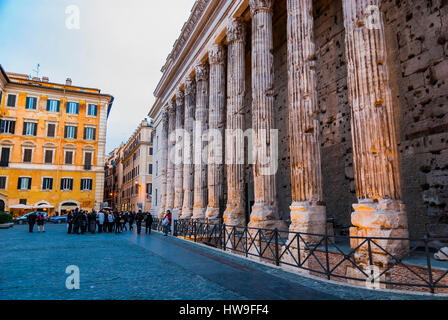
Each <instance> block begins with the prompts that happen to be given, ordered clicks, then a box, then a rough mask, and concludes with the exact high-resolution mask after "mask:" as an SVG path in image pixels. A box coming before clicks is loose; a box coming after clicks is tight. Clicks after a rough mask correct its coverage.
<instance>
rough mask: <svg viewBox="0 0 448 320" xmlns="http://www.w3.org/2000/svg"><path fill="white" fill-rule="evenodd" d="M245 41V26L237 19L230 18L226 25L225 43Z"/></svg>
mask: <svg viewBox="0 0 448 320" xmlns="http://www.w3.org/2000/svg"><path fill="white" fill-rule="evenodd" d="M245 40H246V25H245V24H244V23H242V22H241V21H240V20H239V19H235V18H231V19H230V20H229V23H228V25H227V41H228V42H234V41H245Z"/></svg>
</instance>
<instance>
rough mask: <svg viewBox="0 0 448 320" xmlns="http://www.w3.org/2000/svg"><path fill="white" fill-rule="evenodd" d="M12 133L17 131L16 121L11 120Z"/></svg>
mask: <svg viewBox="0 0 448 320" xmlns="http://www.w3.org/2000/svg"><path fill="white" fill-rule="evenodd" d="M10 130H11V132H10V133H12V134H15V133H16V122H15V121H11V128H10Z"/></svg>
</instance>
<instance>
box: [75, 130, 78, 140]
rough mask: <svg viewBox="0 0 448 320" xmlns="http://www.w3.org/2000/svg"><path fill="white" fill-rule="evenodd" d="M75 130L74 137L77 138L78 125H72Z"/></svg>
mask: <svg viewBox="0 0 448 320" xmlns="http://www.w3.org/2000/svg"><path fill="white" fill-rule="evenodd" d="M74 130H75V139H78V127H74Z"/></svg>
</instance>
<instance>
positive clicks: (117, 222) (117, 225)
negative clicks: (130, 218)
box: [114, 211, 121, 234]
mask: <svg viewBox="0 0 448 320" xmlns="http://www.w3.org/2000/svg"><path fill="white" fill-rule="evenodd" d="M114 220H115V234H117V233H120V232H121V231H120V229H121V217H120V214H119V213H118V211H115V213H114Z"/></svg>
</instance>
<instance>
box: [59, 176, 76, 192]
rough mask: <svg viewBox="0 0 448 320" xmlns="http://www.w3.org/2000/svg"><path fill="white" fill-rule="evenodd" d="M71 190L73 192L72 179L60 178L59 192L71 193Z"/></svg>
mask: <svg viewBox="0 0 448 320" xmlns="http://www.w3.org/2000/svg"><path fill="white" fill-rule="evenodd" d="M72 190H73V178H62V179H61V191H72Z"/></svg>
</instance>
